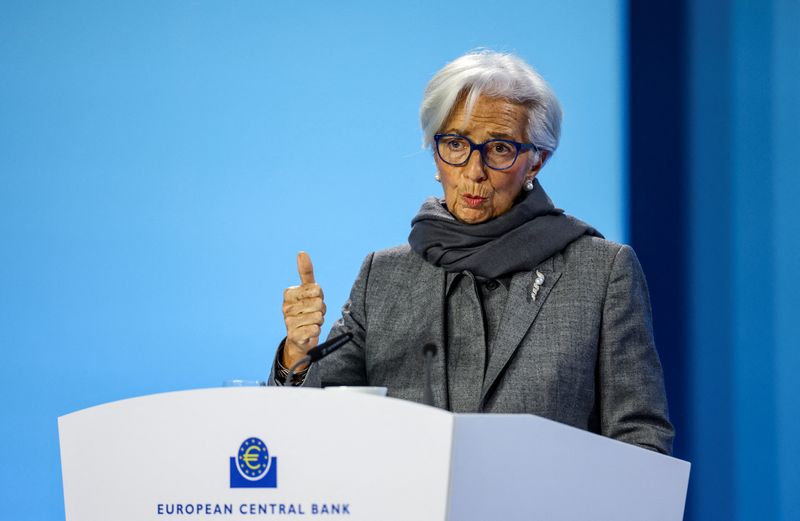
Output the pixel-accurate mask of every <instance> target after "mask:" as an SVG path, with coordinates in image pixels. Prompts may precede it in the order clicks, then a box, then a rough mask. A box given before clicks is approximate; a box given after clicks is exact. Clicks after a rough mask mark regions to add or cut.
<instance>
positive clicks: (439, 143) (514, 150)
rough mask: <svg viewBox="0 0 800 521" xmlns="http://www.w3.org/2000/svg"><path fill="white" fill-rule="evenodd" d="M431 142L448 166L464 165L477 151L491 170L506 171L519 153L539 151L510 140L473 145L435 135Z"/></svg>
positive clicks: (458, 138) (462, 139) (455, 136)
mask: <svg viewBox="0 0 800 521" xmlns="http://www.w3.org/2000/svg"><path fill="white" fill-rule="evenodd" d="M433 140H434V142H435V143H436V153H437V154H438V155H439V158H440V159H441V160H442V161H444V162H445V163H447V164H448V165H452V166H464V165H466V164H467V162H468V161H469V158H470V157H471V156H472V151H473V150H477V151H478V153H479V154H480V155H481V160H482V161H483V164H484V165H486V166H488V167H489V168H491V169H492V170H508V169H509V168H511V167H512V166H514V163H516V161H517V157H519V153H520V152H521V151H523V150H526V151H527V150H536V151H538V150H539V148H538V147H537V146H536V145H534V144H533V143H517V142H516V141H511V140H510V139H490V140H489V141H484V142H483V143H480V144H475V143H473V142H472V141H470V140H469V139H468V138H465V137H464V136H460V135H458V134H436V135H434V136H433Z"/></svg>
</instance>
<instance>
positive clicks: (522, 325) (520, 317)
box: [480, 255, 561, 408]
mask: <svg viewBox="0 0 800 521" xmlns="http://www.w3.org/2000/svg"><path fill="white" fill-rule="evenodd" d="M556 257H559V256H558V255H555V256H553V257H550V258H549V259H547V260H545V261H544V262H542V263H541V264H539V266H537V267H536V269H534V270H533V271H530V272H520V273H517V274H515V275H514V277H513V278H512V279H511V287H510V288H509V291H508V298H507V300H506V306H505V309H504V311H503V318H502V319H501V321H500V326H499V328H498V331H497V334H496V335H495V337H494V339H493V340H492V343H491V346H490V349H489V364H488V365H487V367H486V375H485V376H484V378H483V388H482V390H481V398H480V407H481V408H482V407H483V404H484V402H485V401H486V396H487V395H488V394H489V391H490V389H491V388H492V386H493V385H494V383H495V382H496V381H497V378H498V376H499V375H500V373H501V372H502V371H503V368H504V367H505V366H506V364H507V363H508V361H509V359H511V356H512V355H513V354H514V352H515V351H516V350H517V348H518V347H519V344H520V342H521V341H522V338H523V337H524V336H525V334H526V333H527V332H528V330H529V329H530V328H531V325H532V324H533V321H534V320H535V319H536V316H537V315H538V314H539V310H540V309H541V308H542V305H543V304H544V302H545V300H547V296H548V295H549V294H550V290H552V289H553V286H555V285H556V283H557V282H558V279H559V278H561V270H560V269H558V268H557V267H556V262H555V259H556ZM537 270H538V271H540V272H541V273H542V275H544V282H543V283H542V284H541V285H540V286H539V291H538V292H537V293H536V298H535V299H534V298H532V296H531V289H532V288H533V285H534V281H535V279H536V271H537Z"/></svg>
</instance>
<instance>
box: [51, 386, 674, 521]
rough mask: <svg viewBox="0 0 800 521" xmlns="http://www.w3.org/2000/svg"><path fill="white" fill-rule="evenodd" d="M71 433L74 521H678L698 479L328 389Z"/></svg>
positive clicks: (549, 432)
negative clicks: (690, 482) (690, 484)
mask: <svg viewBox="0 0 800 521" xmlns="http://www.w3.org/2000/svg"><path fill="white" fill-rule="evenodd" d="M58 427H59V435H60V441H61V466H62V473H63V480H64V503H65V507H66V518H67V521H93V520H97V521H108V520H116V521H127V520H132V521H133V520H135V521H142V520H148V519H273V518H280V519H295V518H301V519H303V518H307V519H317V518H318V519H332V518H340V519H351V520H369V521H392V520H398V521H427V520H431V521H445V520H448V521H449V520H455V521H471V520H481V521H486V520H494V519H498V520H500V519H502V520H517V519H518V520H526V521H530V520H542V521H558V520H570V521H576V520H590V519H591V520H593V521H595V520H609V521H612V520H613V521H628V520H630V521H642V520H648V521H661V520H663V521H667V520H669V521H676V520H680V519H682V517H683V507H684V501H685V497H686V488H687V485H688V479H689V464H688V463H687V462H685V461H681V460H678V459H675V458H670V457H667V456H662V455H659V454H656V453H653V452H650V451H647V450H644V449H640V448H638V447H634V446H631V445H627V444H624V443H621V442H618V441H614V440H611V439H608V438H604V437H602V436H598V435H595V434H591V433H588V432H584V431H581V430H578V429H574V428H572V427H568V426H565V425H562V424H559V423H556V422H553V421H549V420H545V419H543V418H539V417H536V416H531V415H478V414H467V415H464V414H452V413H449V412H447V411H443V410H440V409H436V408H432V407H427V406H424V405H419V404H415V403H411V402H407V401H402V400H396V399H392V398H381V397H376V396H369V395H358V394H349V393H347V394H346V393H331V392H326V391H324V390H319V389H296V388H223V389H207V390H197V391H185V392H176V393H166V394H160V395H154V396H146V397H142V398H134V399H130V400H122V401H119V402H113V403H109V404H106V405H101V406H98V407H92V408H89V409H85V410H82V411H78V412H75V413H72V414H68V415H66V416H62V417H61V418H59V420H58Z"/></svg>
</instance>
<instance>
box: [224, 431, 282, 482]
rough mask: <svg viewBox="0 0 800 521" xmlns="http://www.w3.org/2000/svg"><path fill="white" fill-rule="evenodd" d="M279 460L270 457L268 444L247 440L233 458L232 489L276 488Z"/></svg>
mask: <svg viewBox="0 0 800 521" xmlns="http://www.w3.org/2000/svg"><path fill="white" fill-rule="evenodd" d="M277 486H278V458H275V457H270V455H269V451H268V450H267V446H266V444H265V443H264V442H263V441H261V440H260V439H258V438H247V439H246V440H244V441H243V442H242V444H241V445H240V446H239V452H238V453H237V454H236V456H235V457H233V458H231V488H276V487H277Z"/></svg>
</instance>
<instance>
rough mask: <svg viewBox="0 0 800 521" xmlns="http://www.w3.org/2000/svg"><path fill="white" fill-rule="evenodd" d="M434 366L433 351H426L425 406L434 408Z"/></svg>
mask: <svg viewBox="0 0 800 521" xmlns="http://www.w3.org/2000/svg"><path fill="white" fill-rule="evenodd" d="M431 365H433V351H429V350H427V351H425V396H424V399H425V404H426V405H430V406H431V407H432V406H433V378H432V376H431Z"/></svg>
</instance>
